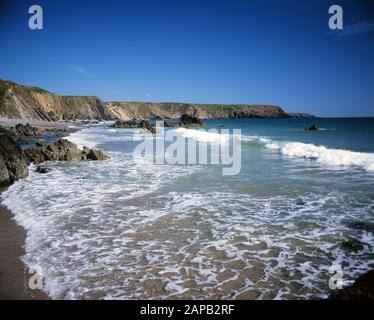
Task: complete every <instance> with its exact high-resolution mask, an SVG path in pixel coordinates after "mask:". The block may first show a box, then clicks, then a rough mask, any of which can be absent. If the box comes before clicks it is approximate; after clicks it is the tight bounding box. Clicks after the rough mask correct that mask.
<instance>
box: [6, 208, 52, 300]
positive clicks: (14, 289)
mask: <svg viewBox="0 0 374 320" xmlns="http://www.w3.org/2000/svg"><path fill="white" fill-rule="evenodd" d="M25 236H26V234H25V231H24V230H23V229H22V227H20V226H18V225H17V224H16V222H15V221H14V220H13V216H12V213H11V212H10V211H9V210H8V209H7V208H5V207H4V206H2V205H0V260H1V262H0V300H5V299H10V300H45V299H48V296H47V295H46V294H45V293H44V292H42V291H41V290H38V289H36V290H31V289H29V288H28V286H27V283H28V281H29V276H31V275H29V274H28V272H27V269H26V266H25V265H24V263H23V262H22V261H21V257H22V256H23V255H24V254H25V250H24V243H25Z"/></svg>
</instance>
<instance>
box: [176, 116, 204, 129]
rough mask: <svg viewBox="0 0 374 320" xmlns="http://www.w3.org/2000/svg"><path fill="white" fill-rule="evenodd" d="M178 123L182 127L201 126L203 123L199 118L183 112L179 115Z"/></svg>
mask: <svg viewBox="0 0 374 320" xmlns="http://www.w3.org/2000/svg"><path fill="white" fill-rule="evenodd" d="M180 124H181V126H184V127H190V126H194V127H203V126H204V125H205V124H204V123H203V122H202V121H201V120H200V119H199V118H197V117H194V116H190V115H189V114H183V115H182V116H181V122H180Z"/></svg>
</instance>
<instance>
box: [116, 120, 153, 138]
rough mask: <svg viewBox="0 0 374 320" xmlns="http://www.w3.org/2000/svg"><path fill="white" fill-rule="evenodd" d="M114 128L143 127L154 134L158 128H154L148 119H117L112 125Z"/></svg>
mask: <svg viewBox="0 0 374 320" xmlns="http://www.w3.org/2000/svg"><path fill="white" fill-rule="evenodd" d="M111 127H112V128H119V129H143V130H145V131H146V132H150V133H152V134H155V133H156V128H154V127H153V126H152V125H151V124H150V123H149V122H148V121H146V120H140V121H136V120H135V119H133V120H129V121H123V120H117V121H116V122H115V123H114V124H112V125H111Z"/></svg>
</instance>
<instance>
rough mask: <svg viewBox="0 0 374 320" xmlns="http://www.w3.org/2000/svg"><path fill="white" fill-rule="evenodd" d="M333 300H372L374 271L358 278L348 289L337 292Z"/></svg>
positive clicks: (373, 295) (373, 297)
mask: <svg viewBox="0 0 374 320" xmlns="http://www.w3.org/2000/svg"><path fill="white" fill-rule="evenodd" d="M333 298H334V299H336V300H374V270H370V271H368V272H366V273H364V274H363V275H361V276H359V277H358V278H357V279H356V281H355V282H354V283H353V284H352V285H351V286H350V287H347V288H343V289H341V290H339V292H338V293H337V294H336V295H335V296H334V297H333Z"/></svg>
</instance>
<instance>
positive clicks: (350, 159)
mask: <svg viewBox="0 0 374 320" xmlns="http://www.w3.org/2000/svg"><path fill="white" fill-rule="evenodd" d="M206 122H207V127H206V128H204V129H206V130H208V129H211V128H216V129H218V130H220V126H222V125H223V126H224V128H225V129H241V171H240V173H239V174H238V175H233V176H223V175H222V166H220V165H209V164H208V165H169V164H164V165H156V164H154V163H153V162H152V161H151V160H149V159H134V158H133V150H134V148H135V147H136V145H138V144H139V142H135V141H132V140H133V139H132V138H133V131H132V130H124V129H110V128H109V127H108V125H107V124H101V125H97V126H87V127H84V129H83V130H81V131H79V132H77V133H74V134H72V135H71V136H70V137H69V139H71V140H72V141H74V142H75V143H77V144H79V145H81V146H83V145H89V146H97V147H100V148H102V149H104V150H105V151H106V152H107V153H108V154H109V155H110V157H111V159H110V160H108V161H103V162H70V163H48V164H47V165H48V166H50V167H51V168H52V169H53V171H52V172H50V173H48V174H45V175H41V174H37V173H35V172H33V169H34V168H33V167H31V172H30V177H28V178H27V179H25V180H22V181H19V182H17V183H16V184H14V185H13V186H12V187H10V188H9V189H8V190H7V191H6V192H5V193H4V194H3V195H2V198H3V203H4V204H5V205H7V206H8V207H9V208H10V209H11V210H12V212H13V213H14V214H15V219H16V221H17V222H18V223H19V224H20V225H22V226H23V227H24V228H25V229H26V230H27V239H26V255H25V257H24V261H25V262H26V263H27V264H28V265H35V264H36V265H39V266H41V267H42V268H43V271H44V276H45V279H46V286H45V288H44V290H45V291H46V292H47V293H48V294H49V295H50V296H51V297H52V298H65V299H82V298H85V299H95V298H101V299H107V298H114V299H129V298H130V299H138V298H151V299H152V298H154V299H158V298H167V299H177V298H195V299H203V298H212V299H222V298H229V299H304V298H324V297H327V296H328V295H329V294H331V293H333V290H331V289H330V288H329V286H328V281H329V278H330V276H331V274H329V268H330V267H331V266H335V267H336V266H338V267H340V268H341V269H342V272H343V281H344V285H348V284H349V283H350V282H351V281H352V280H353V279H354V278H355V277H357V276H358V275H359V274H361V273H363V272H365V271H366V270H368V269H370V268H373V267H374V248H373V244H374V241H373V240H374V201H373V200H374V191H373V184H374V119H364V118H363V119H308V120H257V119H256V120H252V119H251V120H249V119H243V120H208V121H206ZM311 124H316V125H317V126H318V127H319V128H321V130H320V131H316V132H313V131H305V130H304V128H305V127H307V126H309V125H311ZM179 134H180V135H182V136H192V137H199V135H201V134H200V133H198V131H194V129H189V130H187V131H186V130H184V131H181V132H179ZM210 138H212V140H211V143H212V144H214V143H216V142H215V141H216V140H215V139H213V138H214V137H213V136H209V139H210ZM148 139H151V137H148ZM197 139H198V138H197Z"/></svg>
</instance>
